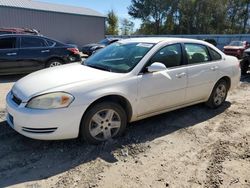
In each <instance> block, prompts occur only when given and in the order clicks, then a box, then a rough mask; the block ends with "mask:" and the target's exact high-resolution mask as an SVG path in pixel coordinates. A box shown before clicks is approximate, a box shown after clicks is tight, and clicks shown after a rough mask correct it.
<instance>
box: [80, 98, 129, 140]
mask: <svg viewBox="0 0 250 188" xmlns="http://www.w3.org/2000/svg"><path fill="white" fill-rule="evenodd" d="M102 109H113V110H114V111H115V112H116V113H118V114H119V116H120V118H121V127H120V130H119V131H118V133H117V135H115V136H114V138H116V137H119V136H121V135H122V133H123V132H124V131H125V129H126V126H127V114H126V112H125V110H124V109H123V108H122V107H121V106H120V105H119V104H117V103H113V102H102V103H99V104H95V105H93V106H92V107H90V108H89V109H88V110H87V111H86V113H85V115H84V116H83V119H82V122H81V126H80V137H81V138H82V139H84V140H85V141H86V142H88V143H91V144H98V143H101V142H102V141H100V140H96V139H95V138H94V137H92V136H91V134H90V132H89V122H90V121H91V119H92V117H93V115H94V114H96V113H97V112H98V111H100V110H102Z"/></svg>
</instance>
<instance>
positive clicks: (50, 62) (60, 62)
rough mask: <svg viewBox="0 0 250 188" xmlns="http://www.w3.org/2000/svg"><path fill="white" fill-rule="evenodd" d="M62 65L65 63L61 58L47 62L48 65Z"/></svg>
mask: <svg viewBox="0 0 250 188" xmlns="http://www.w3.org/2000/svg"><path fill="white" fill-rule="evenodd" d="M60 65H63V62H62V61H61V60H60V59H52V60H50V61H49V62H48V63H47V65H46V67H56V66H60Z"/></svg>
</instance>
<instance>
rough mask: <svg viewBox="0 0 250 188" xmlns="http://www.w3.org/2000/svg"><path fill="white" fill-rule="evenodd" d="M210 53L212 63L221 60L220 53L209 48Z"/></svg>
mask: <svg viewBox="0 0 250 188" xmlns="http://www.w3.org/2000/svg"><path fill="white" fill-rule="evenodd" d="M209 52H210V55H211V58H212V61H217V60H221V58H222V57H221V55H220V54H219V53H218V52H216V51H215V50H213V49H212V48H209Z"/></svg>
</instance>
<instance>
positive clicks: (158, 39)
mask: <svg viewBox="0 0 250 188" xmlns="http://www.w3.org/2000/svg"><path fill="white" fill-rule="evenodd" d="M122 42H124V43H130V42H144V43H153V44H157V43H160V42H168V43H176V42H180V43H182V42H185V43H199V44H206V45H207V44H208V43H207V42H205V41H202V40H197V39H188V38H173V37H140V38H129V39H123V40H122Z"/></svg>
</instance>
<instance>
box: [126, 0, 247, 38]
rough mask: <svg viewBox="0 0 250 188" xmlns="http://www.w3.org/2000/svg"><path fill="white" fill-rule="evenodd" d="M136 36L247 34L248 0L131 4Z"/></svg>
mask: <svg viewBox="0 0 250 188" xmlns="http://www.w3.org/2000/svg"><path fill="white" fill-rule="evenodd" d="M128 13H129V15H130V16H132V17H133V18H136V19H140V20H141V21H142V24H141V27H140V28H139V29H138V30H137V34H226V33H230V34H231V33H250V1H249V0H220V1H218V0H209V1H208V0H154V1H151V0H132V1H131V5H130V6H129V7H128Z"/></svg>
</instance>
